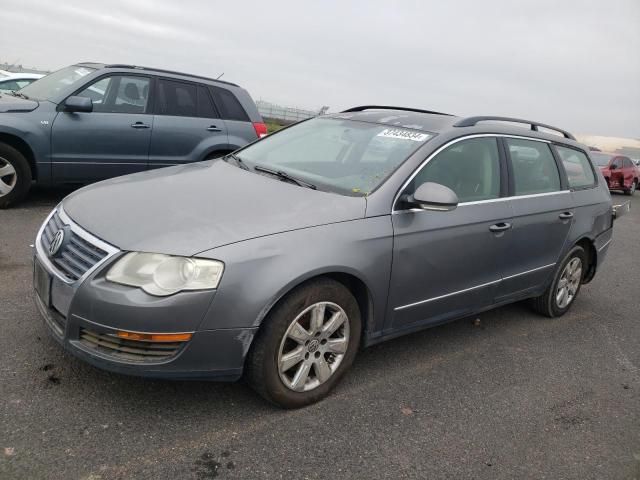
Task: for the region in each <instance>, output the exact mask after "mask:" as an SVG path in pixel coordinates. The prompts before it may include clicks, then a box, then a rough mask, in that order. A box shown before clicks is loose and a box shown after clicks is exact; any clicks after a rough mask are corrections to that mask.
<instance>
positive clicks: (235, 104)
mask: <svg viewBox="0 0 640 480" xmlns="http://www.w3.org/2000/svg"><path fill="white" fill-rule="evenodd" d="M209 88H211V93H213V98H214V100H215V102H216V104H217V106H218V108H219V109H220V112H221V113H222V118H224V119H226V120H239V121H241V122H248V121H249V116H248V115H247V112H245V111H244V108H242V105H241V104H240V102H239V101H238V99H237V98H236V96H235V95H234V94H233V93H231V92H230V91H229V90H226V89H224V88H220V87H209Z"/></svg>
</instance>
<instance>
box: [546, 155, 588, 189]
mask: <svg viewBox="0 0 640 480" xmlns="http://www.w3.org/2000/svg"><path fill="white" fill-rule="evenodd" d="M555 148H556V150H557V152H558V155H560V159H561V160H562V164H563V165H564V170H565V171H566V172H567V180H568V181H569V186H570V187H572V188H580V187H590V186H592V185H594V184H595V183H596V178H595V175H594V174H593V169H592V168H591V165H590V163H589V159H588V158H587V156H586V155H585V154H584V153H583V152H581V151H579V150H574V149H573V148H567V147H561V146H559V145H556V147H555Z"/></svg>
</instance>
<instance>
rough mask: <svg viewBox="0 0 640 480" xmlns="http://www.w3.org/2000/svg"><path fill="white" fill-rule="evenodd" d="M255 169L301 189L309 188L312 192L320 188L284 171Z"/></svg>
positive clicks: (263, 168) (256, 166)
mask: <svg viewBox="0 0 640 480" xmlns="http://www.w3.org/2000/svg"><path fill="white" fill-rule="evenodd" d="M253 169H254V170H256V171H257V172H264V173H268V174H271V175H275V176H276V177H278V178H280V179H282V180H286V181H288V182H291V183H295V184H296V185H299V186H301V187H307V188H310V189H311V190H317V189H318V187H316V186H315V185H314V184H313V183H309V182H305V181H304V180H300V179H299V178H296V177H292V176H291V175H289V174H288V173H287V172H283V171H282V170H271V169H270V168H266V167H261V166H260V165H255V166H254V167H253Z"/></svg>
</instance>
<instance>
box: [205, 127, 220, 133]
mask: <svg viewBox="0 0 640 480" xmlns="http://www.w3.org/2000/svg"><path fill="white" fill-rule="evenodd" d="M207 131H208V132H221V131H222V130H220V129H219V128H218V127H216V126H215V125H209V126H208V127H207Z"/></svg>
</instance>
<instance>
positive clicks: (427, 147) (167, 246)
mask: <svg viewBox="0 0 640 480" xmlns="http://www.w3.org/2000/svg"><path fill="white" fill-rule="evenodd" d="M495 120H500V122H495ZM522 125H525V126H526V127H527V128H526V129H525V128H522ZM542 129H544V130H545V131H546V132H547V133H543V132H542V131H541V130H542ZM554 132H555V133H554ZM556 133H557V134H556ZM614 216H615V212H614V211H613V209H612V204H611V198H610V195H609V191H608V189H607V186H606V184H605V183H604V179H603V177H602V176H601V175H600V174H599V172H598V171H597V170H596V169H595V168H594V167H593V164H592V162H591V160H590V158H589V151H588V149H587V148H586V147H585V146H583V145H581V144H579V143H577V142H576V141H575V140H574V138H573V136H572V135H571V134H569V133H567V132H565V131H562V130H559V129H556V128H554V127H550V126H548V125H543V124H539V123H536V122H528V121H524V120H518V119H508V118H501V117H470V118H460V117H455V116H451V115H446V114H440V113H437V112H429V111H422V110H415V109H405V108H397V107H380V106H374V107H371V106H369V107H356V108H353V109H350V110H347V111H345V112H342V113H339V114H333V115H327V116H323V117H318V118H314V119H311V120H307V121H303V122H301V123H298V124H296V125H293V126H291V127H289V128H286V129H283V130H281V131H280V132H278V133H276V134H272V135H269V136H268V137H265V138H263V139H261V140H258V141H256V142H254V143H252V144H250V145H249V146H247V147H245V148H243V149H240V150H238V151H236V152H235V153H234V154H230V155H227V156H226V157H225V158H223V159H218V160H211V161H205V162H200V163H195V164H189V165H181V166H176V167H170V168H166V169H162V170H156V171H151V172H144V173H139V174H133V175H128V176H123V177H119V178H116V179H112V180H107V181H104V182H101V183H97V184H94V185H91V186H88V187H85V188H83V189H81V190H78V191H76V192H75V193H73V194H71V195H69V196H68V197H67V198H65V199H64V200H63V201H62V202H61V203H60V205H58V206H57V207H56V209H55V210H54V211H53V212H51V214H50V215H49V216H48V218H47V219H46V221H45V222H44V224H43V225H42V228H41V229H40V231H39V233H38V237H37V240H36V243H35V246H36V248H35V250H36V253H35V267H34V285H35V290H36V292H37V295H36V299H37V304H38V306H39V308H40V311H41V312H42V315H43V316H44V318H45V320H46V324H47V325H48V327H49V330H50V331H51V332H52V334H53V336H54V338H56V339H57V340H58V341H59V342H60V343H61V344H62V345H63V346H64V347H65V348H66V349H67V350H69V351H70V352H71V353H73V354H74V355H76V356H77V357H79V358H81V359H83V360H85V361H87V362H89V363H91V364H93V365H95V366H98V367H100V368H104V369H107V370H111V371H115V372H121V373H126V374H133V375H142V376H148V377H162V378H203V379H216V380H236V379H239V378H240V377H241V376H243V375H244V377H245V378H246V380H247V381H248V382H249V384H250V385H251V386H252V387H253V388H255V389H256V390H257V391H258V392H259V393H260V394H261V395H263V396H264V397H265V398H266V399H267V400H269V401H271V402H273V403H275V404H278V405H280V406H283V407H287V408H294V407H300V406H303V405H307V404H310V403H312V402H315V401H317V400H319V399H321V398H322V397H324V396H325V395H327V393H328V392H329V391H330V390H331V389H332V388H333V387H334V386H335V385H336V383H337V382H338V381H339V379H340V378H341V377H342V375H343V374H344V373H345V372H346V371H347V369H348V368H349V367H350V366H351V364H352V362H353V361H354V358H355V356H356V353H357V351H358V349H359V348H362V347H366V346H369V345H372V344H375V343H378V342H381V341H383V340H387V339H390V338H393V337H397V336H399V335H403V334H407V333H411V332H415V331H417V330H420V329H423V328H425V327H429V326H433V325H437V324H441V323H444V322H448V321H451V320H455V319H459V318H461V317H465V316H468V315H472V314H476V313H478V312H482V311H484V310H488V309H491V308H495V307H497V306H500V305H504V304H507V303H511V302H515V301H519V300H525V299H526V300H529V302H530V303H531V305H532V307H533V308H534V309H535V310H537V311H538V312H540V313H541V314H543V315H546V316H548V317H557V316H560V315H563V314H564V313H565V312H567V310H568V309H569V308H570V307H571V305H572V304H573V302H574V301H575V299H576V297H577V295H578V293H579V291H580V286H581V284H583V283H587V282H589V281H590V280H591V279H592V278H593V277H594V275H595V273H596V271H597V270H598V268H599V266H600V264H601V263H602V261H603V259H604V258H605V255H606V253H607V250H608V247H609V245H610V242H611V238H612V225H613V220H614Z"/></svg>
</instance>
